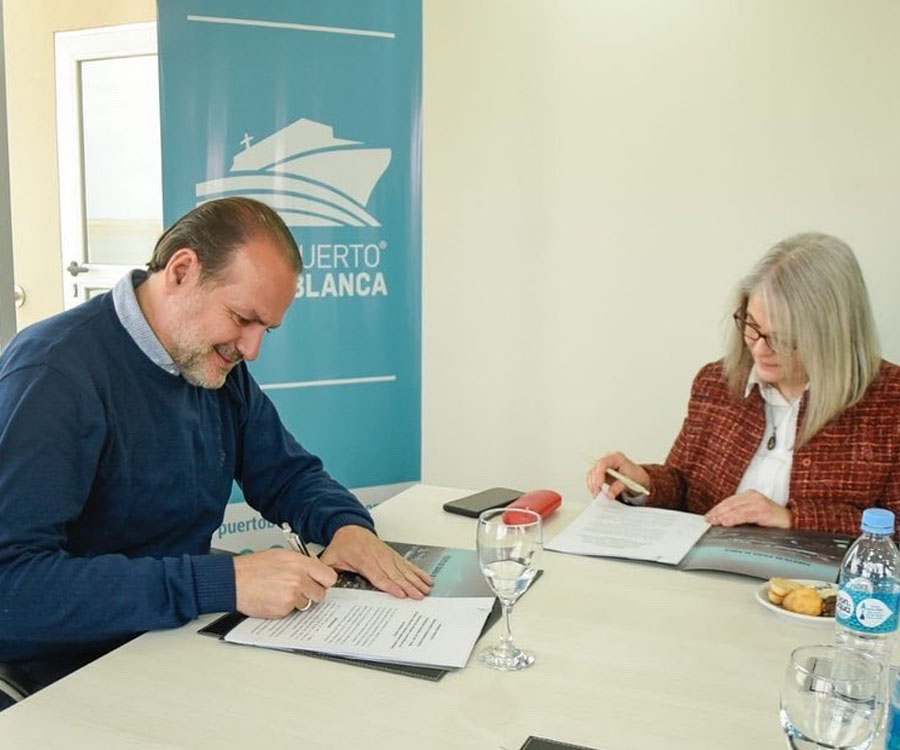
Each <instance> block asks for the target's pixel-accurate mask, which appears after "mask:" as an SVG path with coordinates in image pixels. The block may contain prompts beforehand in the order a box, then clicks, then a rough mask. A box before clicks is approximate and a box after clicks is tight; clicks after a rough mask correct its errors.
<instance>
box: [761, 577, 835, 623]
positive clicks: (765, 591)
mask: <svg viewBox="0 0 900 750" xmlns="http://www.w3.org/2000/svg"><path fill="white" fill-rule="evenodd" d="M791 580H792V581H796V582H797V583H802V584H803V585H804V586H811V587H812V588H814V589H818V590H819V591H820V592H825V591H834V592H835V593H837V590H838V587H837V584H836V583H829V582H828V581H813V580H810V579H808V578H791ZM756 601H758V602H759V603H760V604H762V605H763V606H764V607H765V608H766V609H769V610H771V611H772V612H774V613H775V614H776V615H780V616H781V617H787V618H788V619H789V620H796V621H798V622H804V623H806V624H808V625H828V626H829V627H834V617H822V616H821V615H820V616H819V617H813V616H812V615H801V614H800V613H799V612H791V611H789V610H787V609H784V608H783V607H779V606H778V605H777V604H772V602H770V601H769V582H768V581H766V582H765V583H764V584H763V585H762V586H760V587H759V588H758V589H756Z"/></svg>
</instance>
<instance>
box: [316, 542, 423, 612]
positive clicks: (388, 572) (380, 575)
mask: <svg viewBox="0 0 900 750" xmlns="http://www.w3.org/2000/svg"><path fill="white" fill-rule="evenodd" d="M319 559H320V560H321V561H322V562H323V563H325V564H326V565H330V566H331V567H332V568H336V569H337V570H349V571H352V572H354V573H359V574H360V575H361V576H363V577H364V578H366V579H367V580H368V581H369V583H371V584H372V585H373V586H375V587H376V588H378V589H381V590H382V591H386V592H387V593H389V594H391V595H392V596H396V597H398V598H400V599H405V598H406V597H410V598H411V599H422V598H424V596H425V595H426V594H428V593H429V592H430V591H431V583H432V581H431V576H430V575H428V573H426V572H425V571H424V570H422V569H421V568H419V567H417V566H415V565H413V564H412V563H411V562H409V561H408V560H406V559H404V558H403V557H402V556H401V555H398V554H397V553H396V552H394V550H392V549H391V548H390V547H388V546H387V545H386V544H385V543H384V542H382V541H381V540H380V539H379V538H378V537H377V536H375V535H374V534H373V533H372V532H371V531H369V530H368V529H366V528H364V527H362V526H342V527H341V528H340V529H338V530H337V531H336V532H335V534H334V537H332V539H331V544H329V545H328V546H327V547H326V548H325V551H324V552H323V553H322V554H321V556H320V558H319Z"/></svg>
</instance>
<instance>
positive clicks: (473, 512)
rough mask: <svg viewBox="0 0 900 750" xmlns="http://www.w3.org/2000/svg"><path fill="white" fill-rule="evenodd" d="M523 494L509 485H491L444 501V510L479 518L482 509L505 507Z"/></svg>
mask: <svg viewBox="0 0 900 750" xmlns="http://www.w3.org/2000/svg"><path fill="white" fill-rule="evenodd" d="M521 496H522V493H521V492H520V491H519V490H511V489H509V488H508V487H491V489H489V490H484V491H483V492H476V493H475V494H474V495H467V496H466V497H461V498H459V499H458V500H450V501H449V502H446V503H444V510H446V511H447V512H448V513H458V514H459V515H461V516H469V517H470V518H478V516H479V515H480V514H481V513H482V511H485V510H490V509H491V508H505V507H506V506H507V505H509V504H510V503H511V502H512V501H513V500H518V499H519V498H520V497H521Z"/></svg>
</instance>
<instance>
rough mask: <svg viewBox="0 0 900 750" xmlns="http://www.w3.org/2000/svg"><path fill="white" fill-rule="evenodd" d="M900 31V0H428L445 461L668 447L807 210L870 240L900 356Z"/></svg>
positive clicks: (554, 460) (512, 466) (481, 472)
mask: <svg viewBox="0 0 900 750" xmlns="http://www.w3.org/2000/svg"><path fill="white" fill-rule="evenodd" d="M898 39H900V3H898V2H896V0H857V1H856V2H852V3H850V2H846V1H845V0H732V1H731V2H725V1H724V0H581V1H578V0H552V1H551V0H454V2H445V1H444V0H426V20H425V98H426V105H425V165H426V166H425V180H424V185H425V198H424V202H425V254H426V259H425V281H424V289H425V320H424V335H425V343H424V347H425V362H424V372H425V374H424V378H425V381H424V479H425V481H427V482H432V483H436V484H450V485H458V486H468V487H482V486H492V485H507V486H513V487H518V488H521V489H530V488H535V487H543V486H549V487H554V488H557V489H559V490H561V491H562V492H563V494H564V496H570V497H574V496H575V495H577V494H579V493H583V492H584V490H583V486H584V485H583V477H584V473H585V472H586V470H587V469H588V466H589V459H590V457H592V456H597V455H599V454H601V453H602V452H605V451H608V450H611V449H614V448H620V449H623V450H625V451H627V452H629V453H631V454H632V455H633V457H634V458H636V459H638V460H644V461H659V460H662V459H663V458H664V456H665V454H666V452H667V451H668V448H669V446H670V444H671V442H672V440H673V439H674V437H675V434H676V433H677V430H678V428H679V426H680V423H681V420H682V418H683V415H684V413H685V409H686V404H687V396H688V391H689V387H690V382H691V379H692V377H693V375H694V373H695V372H696V370H697V369H698V368H699V367H700V365H701V364H703V363H704V362H707V361H709V360H712V359H716V358H718V356H719V355H720V351H721V343H722V335H723V331H724V326H725V325H726V319H727V316H728V314H729V313H730V312H731V309H730V304H731V294H732V290H733V288H734V285H735V284H736V283H737V281H738V279H739V278H740V277H741V276H742V275H743V274H745V273H746V272H747V271H748V270H749V269H750V267H751V265H752V264H753V263H754V262H755V261H756V260H757V259H758V257H760V256H761V255H762V254H763V252H764V251H765V250H766V249H768V247H770V246H771V245H772V244H773V243H774V242H775V241H777V240H779V239H781V238H783V237H785V236H787V235H789V234H792V233H795V232H798V231H804V230H821V231H826V232H831V233H834V234H837V235H838V236H840V237H842V238H844V239H845V240H846V241H848V242H849V243H850V244H851V246H852V247H854V249H855V250H856V252H857V255H858V257H859V259H860V262H861V264H862V267H863V270H864V273H865V275H866V278H867V281H868V284H869V288H870V292H871V295H872V298H873V303H874V306H875V312H876V317H877V321H878V324H879V328H880V332H881V336H882V341H883V345H884V351H885V354H886V356H888V358H890V359H892V360H894V361H900V298H898V295H897V293H896V290H897V288H898V282H900V264H898V260H900V252H898V238H900V211H898V204H900V95H898V92H900V44H898V43H897V40H898ZM727 323H728V324H730V320H728V321H727Z"/></svg>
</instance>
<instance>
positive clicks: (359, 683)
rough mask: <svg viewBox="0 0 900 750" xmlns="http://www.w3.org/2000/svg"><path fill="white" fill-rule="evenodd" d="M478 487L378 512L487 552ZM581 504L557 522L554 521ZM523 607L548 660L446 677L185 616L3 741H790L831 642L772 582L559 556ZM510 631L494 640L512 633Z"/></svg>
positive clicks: (126, 650) (485, 749) (394, 536)
mask: <svg viewBox="0 0 900 750" xmlns="http://www.w3.org/2000/svg"><path fill="white" fill-rule="evenodd" d="M464 494H467V492H466V491H463V490H458V489H448V488H437V487H426V486H416V487H413V488H411V489H409V490H407V491H405V492H403V493H401V494H400V495H398V496H397V497H395V498H392V499H391V500H389V501H387V502H386V503H384V504H382V505H381V506H379V507H378V508H376V510H375V517H376V521H377V524H378V529H379V532H380V534H381V535H382V537H383V538H385V539H390V540H396V541H405V542H420V543H426V544H442V545H447V546H457V547H469V548H472V547H474V537H475V521H474V520H473V519H468V518H464V517H462V516H454V515H450V514H448V513H445V512H443V511H442V510H441V504H442V503H443V502H444V501H446V500H448V499H452V498H454V497H459V496H461V495H464ZM584 502H586V498H585V499H584V500H580V501H579V500H578V499H576V500H574V501H570V500H566V501H565V502H564V504H563V507H562V508H561V510H560V511H559V512H558V513H557V514H556V515H555V516H554V517H553V518H552V519H551V520H550V521H549V522H548V523H547V525H546V537H547V538H550V537H552V536H553V535H554V534H556V533H557V532H558V531H559V530H560V529H561V528H562V527H563V526H564V525H565V524H566V523H567V522H568V521H570V520H571V519H572V518H574V517H575V515H576V514H577V513H578V512H579V511H580V510H581V508H582V507H583V504H584ZM544 568H545V573H544V576H543V577H542V578H541V579H540V580H539V581H538V582H537V583H536V584H535V586H534V588H533V589H532V590H531V591H529V592H528V593H527V594H526V595H525V597H524V598H523V599H522V600H521V601H520V602H519V603H518V604H517V605H516V608H515V610H514V613H513V621H512V624H513V635H514V636H515V639H516V642H517V643H519V644H520V645H522V646H524V647H527V648H529V649H532V650H534V652H535V653H536V655H537V661H536V663H535V664H534V666H533V667H531V668H530V669H527V670H525V671H523V672H518V673H500V672H494V671H491V670H488V669H486V668H484V667H482V666H481V665H480V664H478V663H477V662H475V661H474V659H472V660H470V664H469V666H468V667H466V668H465V669H463V670H460V671H458V672H454V673H451V674H449V675H447V676H446V677H444V679H443V680H442V681H440V682H437V683H431V682H426V681H423V680H418V679H413V678H409V677H402V676H398V675H392V674H386V673H382V672H377V671H374V670H369V669H363V668H359V667H354V666H351V665H346V664H337V663H332V662H328V661H323V660H319V659H313V658H308V657H304V656H299V655H292V654H286V653H279V652H275V651H267V650H263V649H255V648H249V647H243V646H232V645H226V644H224V643H221V642H218V641H216V640H214V639H212V638H206V637H201V636H198V635H197V634H196V631H197V629H198V628H199V627H200V625H201V624H204V623H206V622H208V621H210V620H211V619H213V618H212V617H205V618H202V620H200V621H198V622H193V623H190V624H189V625H186V626H185V627H183V628H180V629H178V630H172V631H164V632H156V633H148V634H147V635H144V636H142V637H140V638H138V639H136V640H134V641H132V642H131V643H129V644H127V645H125V646H124V647H122V648H120V649H118V650H116V651H114V652H113V653H111V654H109V655H108V656H106V657H104V658H102V659H100V660H98V661H96V662H94V663H93V664H89V665H88V666H87V667H85V668H83V669H81V670H79V671H78V672H76V673H74V674H72V675H70V676H69V677H67V678H65V679H63V680H61V681H60V682H58V683H56V684H54V685H51V686H50V687H48V688H46V689H45V690H43V691H42V692H40V693H38V694H37V695H35V696H33V697H31V698H29V699H28V700H26V701H25V702H24V703H21V704H19V705H16V706H13V707H12V708H10V709H8V710H7V711H4V712H3V713H0V747H2V748H10V749H12V748H16V749H17V750H18V749H19V748H21V749H23V750H25V749H28V748H35V749H37V748H67V749H71V748H90V750H100V749H102V748H168V749H172V748H185V749H188V748H190V750H197V749H198V748H216V749H221V748H271V749H274V748H286V749H287V748H289V749H290V750H297V749H298V748H305V749H306V748H347V749H355V748H389V749H390V750H404V749H407V748H408V749H409V750H412V749H413V748H415V749H416V750H420V749H421V748H471V749H472V750H476V749H477V750H497V749H499V748H503V749H505V750H517V748H519V747H520V745H521V744H522V743H523V742H524V740H525V739H526V737H527V736H528V735H530V734H534V735H539V736H544V737H550V738H553V739H558V740H565V741H568V742H573V743H581V744H585V745H589V746H591V747H595V748H602V749H605V750H661V749H665V750H682V749H683V750H698V749H702V748H711V749H715V750H722V749H724V748H727V749H728V750H741V749H742V748H747V749H748V750H760V749H761V748H781V747H784V746H785V741H784V739H783V737H782V734H781V730H780V728H779V725H778V694H779V688H780V684H781V679H782V675H783V671H784V668H785V665H786V663H787V658H788V654H789V652H790V650H791V649H792V648H793V647H795V646H797V645H800V644H804V643H817V642H829V641H830V640H831V638H832V632H831V629H830V628H827V627H822V626H810V625H804V624H798V623H795V622H793V621H790V620H788V619H786V618H783V617H779V616H777V615H774V614H773V613H771V612H769V611H767V610H765V609H764V608H762V607H761V606H759V604H758V603H757V602H756V601H754V591H755V589H756V588H757V587H758V586H759V585H760V583H761V582H760V581H758V580H755V579H751V578H742V577H738V576H731V575H727V574H713V573H697V572H682V571H678V570H676V569H673V568H668V567H664V566H658V565H652V564H644V563H636V562H627V561H618V560H608V559H592V558H583V557H575V556H569V555H562V554H557V553H551V552H547V553H545V554H544ZM497 627H499V626H495V627H494V628H492V629H491V631H489V633H488V634H487V635H486V636H485V638H487V639H491V640H492V639H494V638H496V637H497Z"/></svg>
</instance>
